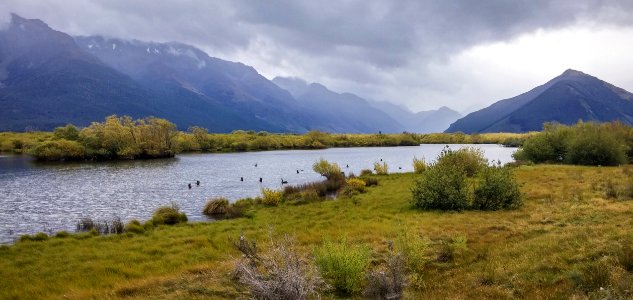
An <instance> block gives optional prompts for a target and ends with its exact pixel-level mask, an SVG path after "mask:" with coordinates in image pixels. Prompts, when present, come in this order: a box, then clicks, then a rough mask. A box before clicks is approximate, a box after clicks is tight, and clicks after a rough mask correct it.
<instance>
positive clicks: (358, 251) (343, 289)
mask: <svg viewBox="0 0 633 300" xmlns="http://www.w3.org/2000/svg"><path fill="white" fill-rule="evenodd" d="M314 256H315V260H316V264H317V266H318V268H319V271H320V272H321V274H322V275H323V277H324V278H325V279H326V280H327V281H329V283H330V285H331V286H332V287H333V288H334V289H335V291H336V292H337V293H339V294H343V295H351V294H355V293H358V292H360V291H361V290H362V282H363V277H364V274H365V270H366V269H367V267H368V266H369V262H370V259H371V252H370V250H369V248H367V247H366V246H352V245H350V244H349V243H348V242H347V240H345V239H344V240H341V241H340V242H337V243H334V242H332V241H328V240H326V241H324V242H323V245H321V246H319V247H317V248H316V249H315V250H314Z"/></svg>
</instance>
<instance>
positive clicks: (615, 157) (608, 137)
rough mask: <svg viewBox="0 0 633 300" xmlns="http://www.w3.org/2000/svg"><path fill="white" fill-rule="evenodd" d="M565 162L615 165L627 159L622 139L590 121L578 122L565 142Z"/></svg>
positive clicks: (623, 162)
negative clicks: (619, 139) (566, 142)
mask: <svg viewBox="0 0 633 300" xmlns="http://www.w3.org/2000/svg"><path fill="white" fill-rule="evenodd" d="M565 159H566V162H568V163H570V164H575V165H592V166H598V165H602V166H616V165H621V164H625V163H626V161H627V158H626V150H625V146H624V143H623V141H618V139H617V138H616V136H615V134H614V133H613V132H611V131H609V130H606V129H603V128H601V127H599V126H598V125H597V124H592V123H579V124H577V125H576V126H575V127H574V134H573V136H572V137H571V138H570V140H569V142H568V144H567V156H566V157H565Z"/></svg>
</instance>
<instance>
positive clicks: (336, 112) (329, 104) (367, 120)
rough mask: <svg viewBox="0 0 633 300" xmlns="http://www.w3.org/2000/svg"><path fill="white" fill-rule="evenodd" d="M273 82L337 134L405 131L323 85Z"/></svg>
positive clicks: (279, 79) (358, 99)
mask: <svg viewBox="0 0 633 300" xmlns="http://www.w3.org/2000/svg"><path fill="white" fill-rule="evenodd" d="M273 82H274V83H275V84H277V85H278V86H279V87H281V88H283V89H285V90H287V91H289V92H290V94H292V96H293V97H295V99H296V100H297V101H298V102H299V103H300V105H301V106H302V107H304V108H306V109H307V110H309V111H310V112H311V113H312V114H313V115H314V116H316V117H317V118H318V119H319V120H322V121H324V124H327V125H328V127H329V128H330V129H332V130H333V131H335V132H347V133H368V132H379V131H381V132H383V133H396V132H402V131H403V130H404V127H403V126H402V125H401V124H400V123H398V122H397V121H396V120H394V119H393V118H391V117H390V116H389V115H387V114H386V113H385V112H383V111H381V110H380V109H377V108H375V107H373V106H371V105H370V104H369V102H368V101H367V100H365V99H363V98H361V97H358V96H356V95H354V94H350V93H336V92H333V91H331V90H329V89H328V88H327V87H325V86H323V85H321V84H318V83H312V84H308V83H307V82H305V81H304V80H302V79H299V78H284V77H276V78H274V79H273ZM328 127H325V126H323V125H320V126H317V127H316V128H315V129H318V130H326V131H328Z"/></svg>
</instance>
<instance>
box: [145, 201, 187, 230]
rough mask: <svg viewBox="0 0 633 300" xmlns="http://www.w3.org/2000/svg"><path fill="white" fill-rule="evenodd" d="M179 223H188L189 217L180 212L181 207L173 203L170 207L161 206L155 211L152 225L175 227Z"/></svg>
mask: <svg viewBox="0 0 633 300" xmlns="http://www.w3.org/2000/svg"><path fill="white" fill-rule="evenodd" d="M178 223H187V215H186V214H185V213H183V212H180V207H178V205H177V204H175V203H172V204H171V205H170V206H161V207H159V208H157V209H156V211H154V214H153V215H152V224H153V225H154V226H155V225H161V224H165V225H174V224H178Z"/></svg>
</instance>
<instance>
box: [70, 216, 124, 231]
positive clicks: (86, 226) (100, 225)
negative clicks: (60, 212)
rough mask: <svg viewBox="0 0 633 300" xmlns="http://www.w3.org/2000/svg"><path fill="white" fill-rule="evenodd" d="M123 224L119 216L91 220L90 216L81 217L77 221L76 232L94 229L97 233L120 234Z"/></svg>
mask: <svg viewBox="0 0 633 300" xmlns="http://www.w3.org/2000/svg"><path fill="white" fill-rule="evenodd" d="M124 228H125V225H124V224H123V222H122V221H121V218H119V217H114V218H113V219H112V220H93V219H92V218H88V217H86V218H81V219H80V220H79V221H77V224H76V231H77V232H90V231H94V232H96V233H99V234H121V233H123V229H124Z"/></svg>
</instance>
